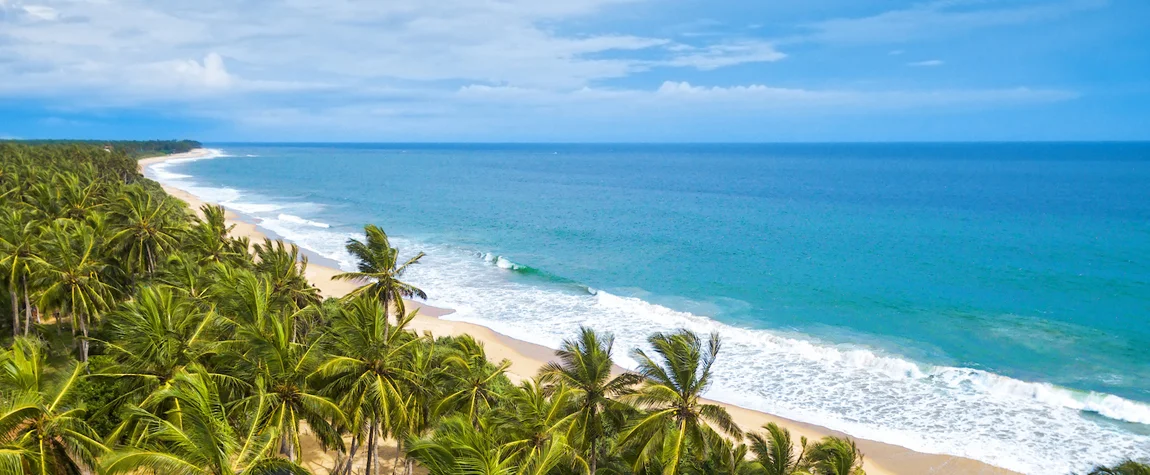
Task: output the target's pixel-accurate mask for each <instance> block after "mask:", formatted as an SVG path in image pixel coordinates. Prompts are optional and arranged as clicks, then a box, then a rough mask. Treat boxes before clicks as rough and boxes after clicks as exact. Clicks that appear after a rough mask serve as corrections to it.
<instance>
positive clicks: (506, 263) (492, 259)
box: [482, 252, 524, 270]
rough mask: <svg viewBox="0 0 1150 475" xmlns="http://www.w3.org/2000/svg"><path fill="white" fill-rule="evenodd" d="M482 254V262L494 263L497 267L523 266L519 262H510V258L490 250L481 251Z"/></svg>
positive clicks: (509, 268) (518, 268) (515, 267)
mask: <svg viewBox="0 0 1150 475" xmlns="http://www.w3.org/2000/svg"><path fill="white" fill-rule="evenodd" d="M482 256H483V262H486V263H488V264H491V265H494V266H495V267H498V268H500V269H507V270H520V269H523V268H524V266H521V265H519V264H516V263H514V262H511V260H510V259H508V258H506V257H503V256H497V255H495V254H492V253H490V252H486V253H483V254H482Z"/></svg>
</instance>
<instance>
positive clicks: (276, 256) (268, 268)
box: [255, 238, 321, 311]
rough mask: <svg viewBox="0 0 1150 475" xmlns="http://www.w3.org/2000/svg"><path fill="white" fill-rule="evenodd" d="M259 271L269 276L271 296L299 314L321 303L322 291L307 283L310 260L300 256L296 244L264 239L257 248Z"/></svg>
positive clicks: (257, 268)
mask: <svg viewBox="0 0 1150 475" xmlns="http://www.w3.org/2000/svg"><path fill="white" fill-rule="evenodd" d="M255 251H256V257H258V259H257V263H256V271H258V272H262V273H263V274H264V275H265V276H267V278H268V281H269V282H270V283H271V284H272V293H273V294H274V295H275V296H276V297H277V298H278V299H280V300H282V301H285V302H288V304H289V305H291V306H292V308H293V309H294V310H296V311H298V310H300V309H302V308H304V307H307V306H308V305H314V304H318V303H319V302H320V300H321V299H320V294H319V289H317V288H315V287H314V286H312V285H311V283H309V282H308V281H307V277H306V276H305V273H306V272H307V256H301V255H300V252H299V247H298V246H296V245H295V244H285V243H284V242H283V240H282V239H281V240H276V241H272V240H271V239H267V238H264V242H263V244H256V245H255Z"/></svg>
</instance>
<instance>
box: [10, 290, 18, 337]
mask: <svg viewBox="0 0 1150 475" xmlns="http://www.w3.org/2000/svg"><path fill="white" fill-rule="evenodd" d="M8 295H9V296H11V297H12V337H13V338H14V337H18V336H20V299H19V297H17V296H16V289H9V290H8Z"/></svg>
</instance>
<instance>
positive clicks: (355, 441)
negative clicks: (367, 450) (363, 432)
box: [343, 434, 359, 475]
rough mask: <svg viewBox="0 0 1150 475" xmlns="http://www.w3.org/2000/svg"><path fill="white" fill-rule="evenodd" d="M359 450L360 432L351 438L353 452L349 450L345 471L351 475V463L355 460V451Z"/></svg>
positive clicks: (347, 474)
mask: <svg viewBox="0 0 1150 475" xmlns="http://www.w3.org/2000/svg"><path fill="white" fill-rule="evenodd" d="M356 452H359V434H356V435H355V436H353V437H352V438H351V452H348V456H347V464H345V465H344V469H343V473H344V474H346V475H351V464H352V463H353V462H355V453H356Z"/></svg>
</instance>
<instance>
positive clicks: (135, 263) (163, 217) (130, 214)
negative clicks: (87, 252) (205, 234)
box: [111, 187, 184, 275]
mask: <svg viewBox="0 0 1150 475" xmlns="http://www.w3.org/2000/svg"><path fill="white" fill-rule="evenodd" d="M111 214H112V218H113V221H114V223H115V234H113V235H112V236H111V241H112V245H113V247H114V248H115V249H116V250H117V251H118V252H120V253H121V254H122V256H123V260H124V262H125V263H127V267H128V270H130V271H134V272H138V273H142V274H146V275H151V274H152V273H154V272H155V271H156V266H157V265H158V264H159V261H160V259H162V258H163V257H164V256H166V255H167V254H168V253H169V252H171V251H172V250H174V249H175V247H176V243H177V242H178V238H177V236H178V233H179V232H180V230H181V229H182V226H183V224H184V223H183V220H182V217H183V213H182V212H179V211H178V210H177V209H176V208H175V207H174V205H173V202H172V201H171V200H170V199H168V198H166V197H160V198H157V197H154V196H152V194H151V193H148V192H147V191H144V190H143V189H142V188H135V187H133V188H129V189H128V192H127V193H124V194H123V195H122V196H121V197H120V199H119V200H118V201H117V202H116V205H115V206H113V207H112V209H111Z"/></svg>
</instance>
